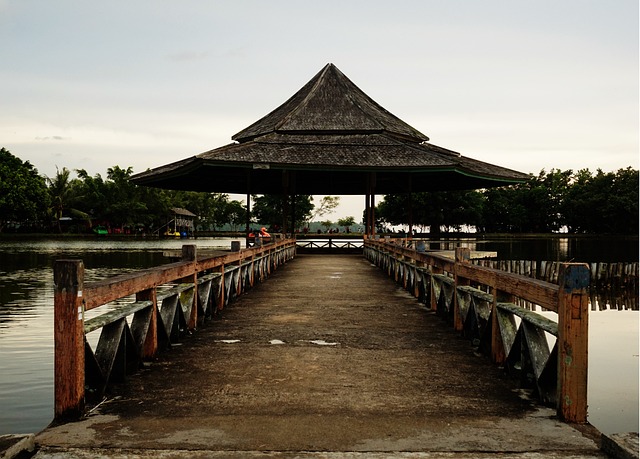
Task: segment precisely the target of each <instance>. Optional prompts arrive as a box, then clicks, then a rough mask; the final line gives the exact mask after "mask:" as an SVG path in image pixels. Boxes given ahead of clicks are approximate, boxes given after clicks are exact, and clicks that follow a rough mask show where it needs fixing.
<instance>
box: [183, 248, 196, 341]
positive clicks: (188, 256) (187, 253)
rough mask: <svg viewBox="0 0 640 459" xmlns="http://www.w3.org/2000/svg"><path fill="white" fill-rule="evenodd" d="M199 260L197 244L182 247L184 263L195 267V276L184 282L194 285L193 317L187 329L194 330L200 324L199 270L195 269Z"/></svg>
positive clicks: (190, 318)
mask: <svg viewBox="0 0 640 459" xmlns="http://www.w3.org/2000/svg"><path fill="white" fill-rule="evenodd" d="M197 260H198V247H197V246H196V245H195V244H185V245H183V246H182V261H189V262H192V263H193V265H194V269H193V274H191V275H189V276H188V277H186V278H185V279H184V280H185V281H187V282H189V283H193V305H192V306H191V317H189V318H188V319H187V320H188V323H187V328H188V329H189V330H194V329H195V328H196V326H197V324H198V270H197V268H196V267H195V265H196V262H197Z"/></svg>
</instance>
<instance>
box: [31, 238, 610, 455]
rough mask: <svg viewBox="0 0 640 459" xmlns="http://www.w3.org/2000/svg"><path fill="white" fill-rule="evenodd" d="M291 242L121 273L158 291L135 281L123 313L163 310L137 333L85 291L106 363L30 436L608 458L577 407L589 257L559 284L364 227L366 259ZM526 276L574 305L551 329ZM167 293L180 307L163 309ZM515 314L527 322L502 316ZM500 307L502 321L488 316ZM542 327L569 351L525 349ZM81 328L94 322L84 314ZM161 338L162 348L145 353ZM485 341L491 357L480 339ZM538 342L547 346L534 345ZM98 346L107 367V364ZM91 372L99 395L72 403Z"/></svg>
mask: <svg viewBox="0 0 640 459" xmlns="http://www.w3.org/2000/svg"><path fill="white" fill-rule="evenodd" d="M292 244H295V242H288V241H283V242H282V243H279V244H278V245H277V247H273V248H272V249H267V248H260V249H250V250H249V251H244V250H243V251H241V252H240V253H238V254H232V255H227V256H225V257H223V261H218V262H214V261H211V260H209V261H205V260H200V261H197V262H194V261H188V260H189V258H190V256H189V250H187V251H186V252H187V253H186V255H185V258H186V259H187V260H185V261H183V262H179V263H175V264H173V265H171V267H170V268H166V269H171V270H175V272H173V271H172V273H171V274H170V275H169V274H168V272H167V271H164V275H163V276H164V278H163V279H160V277H162V276H160V277H157V278H156V279H155V280H154V281H153V282H151V283H150V284H149V283H148V282H147V283H145V282H146V281H145V282H143V281H142V279H140V278H136V280H132V279H129V280H128V281H127V280H126V279H124V278H123V279H120V283H119V284H118V285H123V282H125V281H126V282H129V287H128V288H127V289H125V290H126V291H127V292H128V294H136V292H138V290H137V289H140V290H142V291H146V292H148V293H147V294H146V295H142V294H138V295H136V296H137V301H136V302H135V303H138V306H136V307H131V306H129V310H128V314H134V315H135V314H139V311H143V310H145V309H148V310H149V311H148V312H147V313H146V314H147V315H150V314H153V311H154V310H156V311H157V313H156V318H155V320H152V321H151V322H149V323H151V324H153V323H156V327H157V328H156V331H155V336H156V337H155V338H153V336H154V335H153V334H151V335H149V333H148V332H145V333H142V332H141V329H145V328H147V329H148V328H149V326H148V325H147V326H141V325H140V324H141V323H146V319H144V317H146V315H144V314H142V315H140V314H141V313H140V314H139V316H138V319H137V320H136V319H131V318H130V319H129V320H128V322H131V325H129V323H128V322H127V323H126V324H125V323H123V322H120V325H119V326H118V327H115V326H113V325H109V324H111V323H114V322H113V319H114V317H115V316H118V317H119V318H116V319H115V320H116V321H122V320H123V317H122V316H123V315H125V313H120V314H118V313H116V312H109V313H107V314H110V316H109V317H102V319H97V318H94V319H89V320H87V321H84V320H83V317H82V314H81V312H82V310H83V309H82V305H81V307H80V309H77V308H78V303H73V309H72V310H73V311H74V316H73V317H74V320H75V321H78V322H82V323H84V329H85V330H86V329H88V328H87V322H89V324H90V325H91V327H89V328H92V327H98V326H99V325H101V326H104V327H107V328H109V327H110V328H112V329H113V330H116V329H117V330H118V331H117V332H116V331H113V330H112V331H109V332H107V335H108V336H110V337H111V340H108V339H107V338H105V339H102V338H101V341H102V346H107V347H108V348H109V349H112V350H113V349H115V350H113V351H112V352H111V354H110V353H108V352H107V351H106V350H105V349H106V348H107V347H103V348H102V349H103V350H95V351H94V350H93V349H87V348H86V346H88V345H85V346H83V347H82V349H83V351H84V352H85V354H86V355H87V356H91V355H95V356H96V358H95V361H93V360H91V362H92V363H91V365H88V364H86V362H85V363H84V364H83V367H84V368H85V369H86V371H87V372H97V374H99V375H101V377H102V379H100V378H96V377H95V375H93V373H90V374H92V375H93V376H91V377H89V373H88V374H87V376H86V377H84V373H83V374H82V376H83V378H82V379H83V381H82V385H81V387H79V386H78V385H71V387H72V388H76V389H75V390H76V392H72V393H73V394H75V396H74V397H75V398H74V397H67V398H64V399H63V400H60V401H59V400H57V401H56V410H57V411H56V412H57V413H59V414H60V415H59V416H58V420H59V422H58V423H55V424H54V425H52V426H50V427H49V428H47V429H46V430H45V431H43V432H41V433H40V434H38V435H37V437H36V442H37V445H38V448H39V451H38V453H37V456H36V457H38V458H54V457H55V458H57V457H71V458H74V457H75V458H88V457H96V456H100V457H107V458H109V457H131V456H134V457H140V458H147V457H195V458H201V457H202V458H203V457H225V458H240V457H250V458H251V457H261V458H276V457H277V458H294V457H301V458H304V457H309V458H343V457H349V458H364V457H373V458H383V457H384V458H389V457H406V458H408V457H421V458H445V457H447V458H450V457H468V458H471V457H474V458H478V457H480V458H483V457H486V458H488V457H496V456H500V457H505V458H516V457H518V458H520V457H524V458H538V457H565V458H566V457H574V458H577V457H587V458H589V457H606V456H604V455H603V454H602V453H601V452H600V450H599V445H598V443H599V438H598V432H597V431H596V430H595V429H593V428H592V427H591V426H589V425H588V424H584V421H585V419H583V418H582V417H583V416H586V375H584V378H585V379H584V380H581V378H582V376H583V375H582V371H583V370H584V371H586V361H584V362H583V361H582V360H581V359H582V357H584V358H585V360H586V350H585V352H584V356H582V355H581V354H582V352H583V351H582V350H581V346H582V345H583V344H584V343H586V338H584V337H581V336H578V337H577V338H576V336H575V335H576V334H578V335H579V334H580V331H579V330H580V329H579V328H576V327H577V326H578V323H577V322H576V318H577V317H578V316H579V315H580V314H582V311H583V309H582V308H583V307H584V308H586V304H585V305H583V304H582V299H583V296H584V292H583V290H584V284H583V282H584V277H583V276H582V277H581V275H580V271H579V270H578V271H573V273H572V274H571V275H568V276H565V277H564V279H565V280H566V282H565V284H563V286H562V288H560V287H558V286H553V285H552V284H547V283H544V282H539V281H534V280H531V279H529V280H526V278H522V277H520V276H516V275H513V274H508V273H505V276H506V277H503V276H502V275H501V274H497V273H496V272H495V271H493V270H491V269H490V268H482V267H475V266H473V265H471V264H469V263H467V262H465V260H464V258H465V256H464V251H461V252H460V253H459V254H458V257H459V258H462V260H458V262H456V261H454V260H452V259H450V258H446V257H438V256H436V255H434V254H418V253H417V252H416V251H413V250H410V249H407V248H403V247H399V246H394V245H393V244H389V243H384V242H375V241H365V255H366V258H365V257H363V256H362V255H297V256H295V257H293V253H292V247H293V245H292ZM267 250H270V251H267ZM191 258H192V259H193V258H196V257H193V256H192V257H191ZM276 268H277V270H276ZM380 268H382V269H380ZM567 272H571V269H567ZM149 275H151V274H150V273H146V275H145V277H144V279H146V278H147V277H148V276H149ZM389 275H390V276H391V277H392V279H389ZM156 276H159V275H158V274H156ZM174 276H175V278H179V279H182V281H181V282H180V283H179V284H177V286H175V287H173V290H171V289H169V290H158V289H157V286H158V285H160V283H161V282H166V281H167V279H169V278H171V277H174ZM234 276H235V277H234ZM267 277H269V279H268V280H266V279H267ZM58 278H59V277H58ZM67 278H68V276H67ZM199 279H202V280H199ZM261 280H266V281H265V282H261ZM62 281H63V279H61V280H59V281H58V282H57V284H56V288H57V289H61V287H62ZM394 281H395V282H394ZM74 282H75V284H74ZM126 282H125V283H126ZM189 282H191V289H193V285H197V286H198V287H196V289H195V292H193V290H191V291H192V293H189V292H190V290H189V287H188V286H187V285H188V283H189ZM482 283H484V284H483V285H485V286H487V285H488V286H489V289H484V290H483V289H482V286H481V285H480V284H482ZM71 284H73V285H75V286H76V290H73V289H71V291H69V290H68V289H67V290H65V293H66V298H67V300H66V301H67V302H73V301H78V300H77V298H81V299H82V298H84V302H85V303H84V304H85V306H86V305H87V304H91V305H93V304H94V303H93V301H92V300H91V295H95V296H96V297H97V295H98V293H100V292H101V293H100V294H101V295H103V296H102V297H101V298H102V299H100V300H96V301H97V302H98V303H102V302H103V301H105V300H106V299H108V295H107V292H109V291H110V290H113V287H111V288H109V287H106V285H109V284H107V283H105V284H101V285H90V286H89V288H87V287H86V286H85V287H84V291H83V292H82V293H81V294H79V292H78V291H77V287H78V285H79V287H80V289H82V288H83V286H82V279H81V278H80V279H78V278H76V279H75V280H72V282H71ZM459 288H460V289H461V290H460V291H461V292H462V295H461V296H459V297H456V294H455V292H456V291H457V290H458V289H459ZM176 289H177V290H176ZM451 289H453V290H451ZM474 289H475V290H474ZM450 291H453V292H454V294H453V296H450V295H449V293H447V292H450ZM516 291H517V292H521V293H520V294H521V295H523V296H526V297H528V298H529V299H531V297H532V296H533V297H536V298H537V301H538V303H539V304H541V305H543V306H545V307H546V308H553V306H554V304H555V305H556V308H557V310H558V311H559V313H560V314H561V315H562V313H563V311H565V309H563V308H564V305H565V304H567V305H569V307H568V308H567V309H566V311H567V312H566V317H564V318H563V319H561V320H560V324H559V325H556V328H555V329H554V327H553V326H552V325H550V324H548V323H546V322H544V320H542V321H539V320H538V319H537V318H533V317H532V316H531V315H530V314H529V312H521V311H519V310H517V309H516V308H515V307H512V306H509V304H510V303H509V302H508V300H509V299H510V298H512V297H514V296H515V293H514V292H516ZM122 292H123V291H121V292H120V293H122ZM243 292H245V294H242V293H243ZM120 293H118V294H120ZM58 294H61V293H58ZM493 294H495V296H496V300H494V299H493V296H492V295H493ZM465 295H466V296H465ZM112 296H113V295H112ZM230 297H233V298H234V301H233V302H229V301H228V299H229V298H230ZM456 298H458V299H456ZM72 300H73V301H72ZM498 300H499V301H498ZM175 304H178V305H181V306H178V307H175V306H174V307H173V309H172V310H173V311H174V313H173V315H171V314H169V312H168V311H170V310H171V309H170V308H169V306H171V305H175ZM487 308H488V309H487ZM116 310H117V309H116ZM134 310H135V312H131V311H134ZM493 311H500V312H499V313H493V315H491V314H492V312H493ZM79 312H80V317H79V316H78V315H79ZM585 312H586V309H585ZM487 313H488V314H487ZM514 315H515V317H518V321H517V322H519V326H516V327H515V328H509V327H510V324H511V325H514V326H515V322H516V321H515V320H513V317H514ZM101 316H104V314H103V315H101ZM101 316H96V317H101ZM142 316H144V317H142ZM170 316H171V317H170ZM176 317H178V318H176ZM492 317H495V319H492ZM169 319H170V320H169ZM56 320H57V319H56ZM493 320H495V321H498V320H500V321H501V322H504V323H505V324H507V327H506V328H495V327H496V326H495V325H494V327H493V328H492V327H491V325H489V328H486V326H487V324H492V323H493ZM91 321H93V322H91ZM134 322H136V323H137V324H138V325H137V326H134V325H133V323H134ZM72 323H74V322H73V321H72ZM449 325H451V326H449ZM541 329H544V330H546V331H545V332H542V331H540V330H541ZM547 329H548V330H547ZM132 330H136V331H132ZM491 330H511V332H512V333H513V336H512V338H508V337H507V335H508V333H506V334H503V335H502V337H501V338H500V339H503V340H506V341H507V342H508V344H509V345H508V348H509V350H510V349H514V350H515V349H518V355H519V357H518V358H516V356H515V351H514V355H510V352H509V351H507V352H506V354H505V352H504V350H505V345H504V342H500V343H499V344H500V345H501V346H502V352H497V349H498V348H497V347H492V344H491V343H492V342H493V341H495V342H498V341H499V340H498V337H497V336H495V334H492V332H491ZM549 331H550V332H552V333H553V332H556V333H557V334H558V338H557V340H558V342H560V343H562V346H561V347H562V349H561V350H560V353H558V350H557V349H555V347H554V349H552V350H549V349H547V350H546V351H544V350H539V349H532V348H534V347H536V346H538V345H541V341H540V340H538V339H537V338H535V337H534V336H541V334H542V336H544V333H548V332H549ZM77 333H78V334H80V336H81V337H82V336H84V335H83V333H84V332H83V329H82V328H80V329H78V331H77ZM465 335H467V337H468V338H469V339H465ZM150 336H151V337H150ZM492 336H493V338H491V337H492ZM158 337H160V338H158ZM532 337H533V338H532ZM60 339H66V341H67V342H72V341H73V340H70V339H69V337H68V336H67V337H66V338H65V337H62V336H61V337H60ZM82 339H84V338H82ZM576 339H577V340H576ZM153 342H155V343H156V345H155V346H156V348H165V349H166V351H165V352H162V353H157V352H151V350H150V348H151V347H153V346H152V345H151V343H153ZM108 343H110V344H108ZM114 343H115V344H114ZM136 343H138V344H136ZM145 343H146V347H145V345H144V344H145ZM71 345H74V344H73V343H72V344H71ZM75 345H77V343H76V344H75ZM487 345H488V347H487ZM98 348H99V349H100V343H99V344H98ZM145 348H146V349H147V351H144V349H145ZM487 349H488V350H489V355H490V356H491V357H492V358H493V360H494V361H498V362H499V363H500V364H499V365H495V364H494V363H492V362H491V358H487V357H485V356H483V353H482V352H483V350H487ZM492 349H493V351H492ZM567 350H568V351H569V352H571V359H569V358H567V355H566V354H565V352H567ZM530 351H531V352H530ZM145 352H147V353H148V355H150V356H147V357H145ZM57 353H58V350H56V354H57ZM492 353H493V354H495V355H492ZM78 354H79V353H77V352H76V353H75V354H73V353H72V355H75V356H76V357H78ZM112 354H113V355H112ZM66 355H69V352H68V351H67V353H66ZM106 355H112V358H109V359H106V358H104V356H106ZM127 356H129V358H128V360H127ZM540 356H546V359H545V360H546V362H535V361H534V362H532V361H531V360H536V359H538V358H541V357H540ZM83 357H84V355H83ZM78 358H79V357H78ZM71 360H73V359H71ZM560 360H562V362H560ZM105 362H107V366H110V367H111V368H112V370H111V371H112V373H110V374H105V371H104V369H103V368H104V367H103V365H104V363H105ZM554 362H555V363H554ZM541 363H544V365H542V367H541V366H540V364H541ZM94 364H95V365H98V368H99V370H98V369H97V368H96V367H95V365H94ZM554 364H555V368H553V369H549V368H550V367H553V366H554ZM583 365H584V368H583V367H582V366H583ZM136 366H137V367H138V368H132V367H136ZM140 367H141V369H140ZM113 368H119V370H118V371H116V372H113ZM136 369H138V370H139V371H137V372H134V370H136ZM505 369H507V370H509V369H510V370H511V371H509V372H505ZM129 370H131V371H129ZM75 371H76V374H79V373H82V372H81V371H79V370H78V369H76V370H75ZM538 373H540V374H538ZM60 378H62V376H61V377H60ZM74 378H75V380H76V381H77V380H78V379H80V376H74V375H72V377H71V378H70V379H72V380H74ZM555 378H557V379H555ZM549 381H555V382H553V383H552V385H553V384H555V385H556V387H557V394H554V393H553V392H554V391H553V390H551V389H549V384H548V383H549ZM56 382H58V379H56ZM76 384H77V382H76ZM58 389H59V388H58V387H57V388H56V393H58ZM84 389H86V390H87V391H91V394H88V393H84V394H82V400H81V401H80V402H79V403H78V399H79V398H80V396H79V395H78V394H79V393H82V392H83V390H84ZM583 391H584V394H583ZM103 394H104V395H105V398H104V399H103V401H102V402H99V403H98V404H97V405H95V406H93V407H89V406H85V400H86V399H87V397H88V396H89V395H92V397H93V398H94V399H95V401H99V400H101V396H102V395H103ZM583 396H584V401H582V397H583ZM567 401H568V402H569V403H566V402H567ZM74 403H75V404H74ZM63 404H64V405H63ZM549 405H551V406H549ZM89 408H90V411H89V410H88V409H89ZM79 411H81V412H82V413H79ZM74 416H76V418H77V419H76V420H75V422H65V420H67V419H69V417H74ZM563 420H565V421H566V420H569V421H577V423H572V422H565V421H563Z"/></svg>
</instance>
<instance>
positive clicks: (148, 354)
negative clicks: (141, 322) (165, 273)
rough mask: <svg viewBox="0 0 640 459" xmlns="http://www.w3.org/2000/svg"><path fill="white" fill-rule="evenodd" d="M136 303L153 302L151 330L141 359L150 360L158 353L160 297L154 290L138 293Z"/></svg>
mask: <svg viewBox="0 0 640 459" xmlns="http://www.w3.org/2000/svg"><path fill="white" fill-rule="evenodd" d="M136 301H151V314H150V318H149V328H148V329H147V334H146V337H145V340H144V343H142V352H141V357H142V358H143V359H150V358H152V357H154V356H155V355H156V353H157V352H158V295H157V290H156V289H155V287H154V288H151V289H148V290H143V291H141V292H136Z"/></svg>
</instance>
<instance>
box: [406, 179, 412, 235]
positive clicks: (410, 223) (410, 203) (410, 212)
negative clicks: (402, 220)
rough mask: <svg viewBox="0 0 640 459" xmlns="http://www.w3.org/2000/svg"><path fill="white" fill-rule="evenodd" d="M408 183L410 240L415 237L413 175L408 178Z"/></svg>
mask: <svg viewBox="0 0 640 459" xmlns="http://www.w3.org/2000/svg"><path fill="white" fill-rule="evenodd" d="M407 183H408V184H409V196H408V198H409V209H408V211H409V234H408V236H409V237H410V238H412V237H413V182H412V175H411V174H409V176H408V178H407Z"/></svg>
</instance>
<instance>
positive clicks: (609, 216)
mask: <svg viewBox="0 0 640 459" xmlns="http://www.w3.org/2000/svg"><path fill="white" fill-rule="evenodd" d="M638 178H639V175H638V170H636V169H632V168H631V167H629V168H626V169H619V170H618V171H616V172H603V171H602V170H600V169H598V171H596V172H595V173H592V172H590V171H589V170H588V169H583V170H580V171H578V172H573V171H571V170H567V171H561V170H558V169H552V170H551V171H550V172H548V173H547V172H545V171H544V170H542V171H541V172H540V174H538V176H531V178H530V179H529V180H528V181H527V182H525V183H522V184H519V185H513V186H508V187H502V188H492V189H487V190H479V191H448V192H429V193H413V194H412V195H411V196H409V195H407V194H397V195H396V194H394V195H386V196H385V197H384V200H383V201H381V202H380V203H379V205H378V206H377V207H376V220H377V222H378V224H379V225H381V226H385V225H408V224H409V221H410V217H409V215H410V212H409V209H411V214H412V219H411V220H412V223H413V225H414V227H415V228H417V229H419V230H422V231H426V230H429V231H430V232H431V233H438V232H442V231H460V230H461V229H463V228H465V227H474V228H475V229H476V230H477V231H479V232H486V233H551V232H559V231H567V232H568V233H574V234H638V218H639V216H638Z"/></svg>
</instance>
